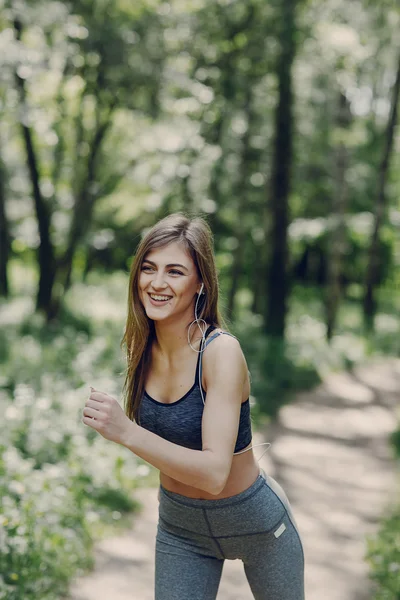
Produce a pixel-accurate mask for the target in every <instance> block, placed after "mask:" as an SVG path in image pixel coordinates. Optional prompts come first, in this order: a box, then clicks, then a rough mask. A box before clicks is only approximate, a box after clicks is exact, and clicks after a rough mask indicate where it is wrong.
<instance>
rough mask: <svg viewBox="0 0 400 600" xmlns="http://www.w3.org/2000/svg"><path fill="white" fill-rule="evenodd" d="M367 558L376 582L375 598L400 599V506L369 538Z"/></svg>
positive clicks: (383, 599) (384, 599)
mask: <svg viewBox="0 0 400 600" xmlns="http://www.w3.org/2000/svg"><path fill="white" fill-rule="evenodd" d="M366 560H367V561H368V564H369V565H370V569H371V572H370V577H371V579H372V581H374V582H375V584H376V592H375V594H374V597H373V598H374V600H399V598H400V507H397V509H396V510H395V511H394V512H393V513H392V514H391V515H390V516H389V517H386V518H385V519H384V520H383V521H382V523H381V526H380V529H379V532H378V534H377V535H376V536H375V537H369V538H368V542H367V553H366Z"/></svg>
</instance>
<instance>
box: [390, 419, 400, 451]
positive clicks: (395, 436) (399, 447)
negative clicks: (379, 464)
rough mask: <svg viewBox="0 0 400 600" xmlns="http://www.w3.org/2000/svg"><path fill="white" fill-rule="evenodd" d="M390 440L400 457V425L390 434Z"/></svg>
mask: <svg viewBox="0 0 400 600" xmlns="http://www.w3.org/2000/svg"><path fill="white" fill-rule="evenodd" d="M390 442H391V444H392V446H393V449H394V452H395V455H396V457H397V458H398V459H400V425H399V427H398V428H397V429H396V430H395V431H394V432H393V433H392V435H391V436H390Z"/></svg>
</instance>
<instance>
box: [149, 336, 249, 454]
mask: <svg viewBox="0 0 400 600" xmlns="http://www.w3.org/2000/svg"><path fill="white" fill-rule="evenodd" d="M214 329H216V328H215V327H214V326H213V325H210V327H208V329H207V331H206V333H205V336H204V339H203V340H202V343H201V346H200V352H199V356H198V358H197V366H196V373H195V379H194V383H193V385H192V387H191V388H190V390H189V391H188V392H186V394H185V395H184V396H182V398H179V400H176V401H175V402H171V403H169V404H166V403H164V402H159V401H158V400H155V399H154V398H152V397H151V396H150V395H149V394H148V393H147V392H146V391H145V392H144V394H143V397H142V400H141V403H140V408H139V420H138V424H139V425H141V427H144V428H145V429H148V430H149V431H151V432H152V433H156V434H157V435H159V436H160V437H163V438H164V439H166V440H168V441H170V442H173V443H174V444H179V445H180V446H185V447H186V448H191V449H193V450H202V437H201V421H202V416H203V410H204V405H203V400H202V394H203V397H204V398H205V397H206V392H205V391H204V388H202V390H201V391H200V387H199V377H200V376H201V368H202V357H203V352H202V351H203V350H205V348H206V347H207V346H208V344H209V343H210V342H212V340H213V339H215V338H216V337H218V335H221V333H224V334H226V335H231V334H230V333H228V332H227V331H223V332H217V333H215V334H214V335H212V336H211V337H210V338H207V336H208V335H209V333H211V332H212V331H213V330H214ZM232 337H234V336H232ZM200 381H201V379H200ZM251 439H252V431H251V420H250V400H249V398H248V399H247V400H246V401H245V402H243V403H242V405H241V408H240V421H239V427H238V435H237V438H236V445H235V452H238V451H239V450H242V449H243V448H245V447H246V446H248V445H249V444H250V442H251Z"/></svg>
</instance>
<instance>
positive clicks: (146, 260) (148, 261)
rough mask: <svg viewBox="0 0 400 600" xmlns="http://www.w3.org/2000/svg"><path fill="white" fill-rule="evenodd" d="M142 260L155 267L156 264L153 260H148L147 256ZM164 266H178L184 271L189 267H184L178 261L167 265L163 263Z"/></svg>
mask: <svg viewBox="0 0 400 600" xmlns="http://www.w3.org/2000/svg"><path fill="white" fill-rule="evenodd" d="M143 262H147V263H149V264H150V265H153V267H156V266H157V265H156V263H155V262H153V261H152V260H149V259H148V258H145V259H144V260H143ZM165 266H166V267H167V268H170V267H180V268H181V269H185V270H186V271H189V269H188V268H187V267H185V265H181V264H179V263H170V264H169V265H165Z"/></svg>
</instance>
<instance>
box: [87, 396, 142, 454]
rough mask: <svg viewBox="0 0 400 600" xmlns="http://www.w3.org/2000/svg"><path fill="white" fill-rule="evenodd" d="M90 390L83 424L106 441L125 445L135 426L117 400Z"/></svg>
mask: <svg viewBox="0 0 400 600" xmlns="http://www.w3.org/2000/svg"><path fill="white" fill-rule="evenodd" d="M90 390H91V393H90V396H89V399H88V400H87V401H86V404H85V408H84V409H83V418H82V422H83V423H84V424H85V425H89V427H92V429H95V430H96V431H98V432H99V433H100V434H101V435H102V436H103V437H104V438H106V440H110V441H112V442H116V443H117V444H122V445H123V444H124V442H125V441H126V439H127V436H129V432H130V431H131V430H132V429H133V427H134V425H135V424H134V423H133V422H132V421H131V420H130V419H129V418H128V417H127V416H126V414H125V413H124V411H123V410H122V408H121V406H120V405H119V404H118V402H117V400H116V399H115V398H112V397H111V396H109V395H108V394H106V393H104V392H99V391H98V390H95V389H94V388H92V387H91V388H90Z"/></svg>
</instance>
